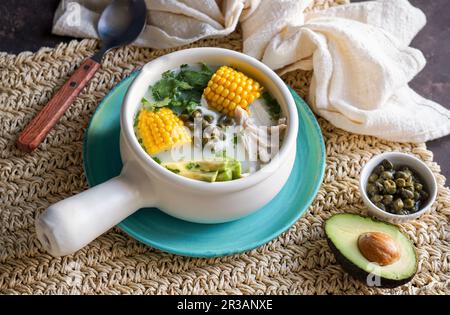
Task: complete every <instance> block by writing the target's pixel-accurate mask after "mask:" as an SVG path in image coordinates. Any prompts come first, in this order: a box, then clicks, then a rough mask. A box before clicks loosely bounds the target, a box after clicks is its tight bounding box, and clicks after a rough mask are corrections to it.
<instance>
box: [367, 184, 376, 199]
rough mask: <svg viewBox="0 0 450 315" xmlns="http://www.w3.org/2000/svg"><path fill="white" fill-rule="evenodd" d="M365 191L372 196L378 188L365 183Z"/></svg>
mask: <svg viewBox="0 0 450 315" xmlns="http://www.w3.org/2000/svg"><path fill="white" fill-rule="evenodd" d="M367 193H368V194H369V195H370V196H373V195H375V194H377V193H378V189H377V187H376V186H375V185H374V184H368V185H367Z"/></svg>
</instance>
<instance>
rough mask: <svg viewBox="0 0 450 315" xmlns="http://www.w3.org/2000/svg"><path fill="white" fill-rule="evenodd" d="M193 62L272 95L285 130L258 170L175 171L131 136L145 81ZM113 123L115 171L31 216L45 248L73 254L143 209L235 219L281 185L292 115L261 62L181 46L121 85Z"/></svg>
mask: <svg viewBox="0 0 450 315" xmlns="http://www.w3.org/2000/svg"><path fill="white" fill-rule="evenodd" d="M199 62H205V63H206V64H211V65H230V66H233V67H236V68H237V69H239V70H240V71H242V72H244V73H246V74H247V75H249V76H250V77H252V78H254V79H256V80H257V81H259V82H260V83H261V84H262V85H263V86H264V88H265V89H266V90H268V91H269V92H270V93H271V94H272V96H273V97H275V98H276V99H277V101H278V102H279V104H280V106H281V109H282V112H283V114H284V116H286V117H287V125H288V129H287V131H286V133H285V136H284V140H283V145H282V146H281V148H280V150H279V152H278V154H277V155H276V156H275V157H274V159H273V160H272V161H271V162H270V163H269V164H268V165H267V166H265V167H264V168H263V169H262V170H260V171H258V172H256V173H254V174H252V175H250V176H248V177H246V178H241V179H237V180H233V181H229V182H215V183H207V182H202V181H197V180H193V179H189V178H185V177H182V176H179V175H177V174H174V173H172V172H170V171H168V170H167V169H165V168H164V167H162V166H161V165H159V164H158V163H157V162H155V161H154V160H153V159H152V158H151V157H150V156H149V155H148V154H147V153H146V152H145V151H144V150H143V148H142V147H141V145H140V144H139V142H138V140H137V138H136V136H135V133H134V128H133V124H134V118H135V115H136V113H137V112H138V110H139V107H140V101H141V99H142V97H143V96H144V95H145V93H146V91H147V90H148V87H149V86H150V85H152V84H154V83H155V82H156V81H158V80H159V79H160V78H161V74H162V73H163V72H165V71H167V70H173V69H176V68H178V67H179V66H180V65H182V64H196V63H199ZM120 124H121V136H120V137H121V138H120V150H121V156H122V161H123V170H122V172H121V174H120V175H119V176H117V177H115V178H112V179H110V180H109V181H107V182H105V183H103V184H100V185H98V186H95V187H93V188H90V189H88V190H86V191H84V192H82V193H80V194H78V195H75V196H72V197H70V198H68V199H65V200H62V201H60V202H58V203H56V204H54V205H51V206H50V207H49V208H48V209H47V210H46V212H44V213H43V215H42V216H41V217H40V218H39V219H38V220H37V223H36V230H37V234H38V238H39V239H40V241H41V243H42V244H43V246H44V247H45V248H46V249H47V250H48V251H49V252H50V253H51V254H53V255H55V256H60V255H66V254H70V253H73V252H75V251H76V250H78V249H80V248H81V247H83V246H85V245H86V244H88V243H89V242H91V241H92V240H93V239H95V238H96V237H97V236H99V235H100V234H102V233H104V232H105V231H107V230H108V229H110V228H111V227H113V226H114V225H116V224H118V223H119V222H120V221H122V220H123V219H125V218H126V217H127V216H129V215H131V214H133V213H134V212H135V211H137V210H138V209H140V208H144V207H157V208H159V209H161V210H162V211H164V212H165V213H167V214H169V215H172V216H174V217H177V218H180V219H183V220H187V221H191V222H197V223H221V222H227V221H231V220H236V219H239V218H242V217H244V216H247V215H249V214H251V213H252V212H254V211H256V210H258V209H259V208H261V207H262V206H264V205H265V204H267V203H268V202H269V201H270V200H271V199H272V198H274V197H275V195H276V194H277V193H278V192H279V191H280V190H281V188H282V187H283V185H284V184H285V183H286V181H287V179H288V177H289V174H290V172H291V170H292V167H293V164H294V160H295V154H296V137H297V131H298V116H297V109H296V105H295V102H294V100H293V98H292V95H291V94H290V92H289V90H288V88H287V87H286V85H285V84H284V83H283V81H282V80H281V79H280V78H279V77H278V76H277V75H276V74H275V73H274V72H273V71H272V70H271V69H269V68H268V67H267V66H266V65H264V64H263V63H261V62H259V61H258V60H256V59H254V58H252V57H249V56H247V55H244V54H242V53H238V52H235V51H231V50H226V49H220V48H194V49H186V50H181V51H177V52H174V53H171V54H168V55H165V56H162V57H160V58H157V59H156V60H153V61H151V62H149V63H148V64H146V65H145V66H144V67H143V68H142V70H141V72H140V73H139V74H138V76H137V77H136V78H135V80H134V81H133V83H132V85H131V86H130V88H129V89H128V92H127V94H126V96H125V99H124V101H123V104H122V111H121V120H120ZM149 211H151V210H149Z"/></svg>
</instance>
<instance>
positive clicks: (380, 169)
mask: <svg viewBox="0 0 450 315" xmlns="http://www.w3.org/2000/svg"><path fill="white" fill-rule="evenodd" d="M373 172H374V173H375V174H377V175H380V174H381V173H382V172H384V167H383V165H377V167H375V168H374V170H373Z"/></svg>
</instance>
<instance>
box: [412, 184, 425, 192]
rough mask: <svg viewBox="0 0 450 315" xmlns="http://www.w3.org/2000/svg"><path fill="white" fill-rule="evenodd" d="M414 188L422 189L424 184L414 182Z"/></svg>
mask: <svg viewBox="0 0 450 315" xmlns="http://www.w3.org/2000/svg"><path fill="white" fill-rule="evenodd" d="M414 189H415V190H416V191H421V190H422V189H423V185H422V184H421V183H414Z"/></svg>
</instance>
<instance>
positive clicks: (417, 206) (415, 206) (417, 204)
mask: <svg viewBox="0 0 450 315" xmlns="http://www.w3.org/2000/svg"><path fill="white" fill-rule="evenodd" d="M419 210H420V201H416V203H415V204H414V208H413V209H412V211H414V212H417V211H419Z"/></svg>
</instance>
